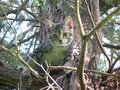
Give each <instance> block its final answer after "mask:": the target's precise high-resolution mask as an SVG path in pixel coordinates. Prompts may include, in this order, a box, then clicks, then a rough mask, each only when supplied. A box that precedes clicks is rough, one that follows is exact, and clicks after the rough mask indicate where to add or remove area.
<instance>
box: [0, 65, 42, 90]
mask: <svg viewBox="0 0 120 90" xmlns="http://www.w3.org/2000/svg"><path fill="white" fill-rule="evenodd" d="M30 80H32V82H30ZM2 86H6V87H8V88H19V87H22V88H34V90H35V88H41V87H43V86H44V85H43V83H42V82H40V81H39V80H38V79H37V78H36V77H31V79H30V78H29V77H22V76H21V71H19V70H14V69H12V68H9V67H6V66H0V87H2Z"/></svg>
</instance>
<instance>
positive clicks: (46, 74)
mask: <svg viewBox="0 0 120 90" xmlns="http://www.w3.org/2000/svg"><path fill="white" fill-rule="evenodd" d="M27 56H28V57H29V58H30V59H31V60H32V61H33V62H34V63H35V64H37V65H38V66H40V67H41V68H42V70H43V71H44V72H45V74H46V75H48V76H49V78H50V79H51V80H52V81H53V82H54V83H55V84H56V86H58V87H59V88H60V90H63V89H62V88H61V87H60V86H59V85H58V84H57V82H56V81H55V80H54V79H53V78H52V77H51V76H50V75H49V74H48V73H47V71H46V70H45V69H44V67H43V65H42V64H39V63H38V62H36V61H35V60H34V59H33V58H32V57H31V56H29V55H27Z"/></svg>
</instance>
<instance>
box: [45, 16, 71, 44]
mask: <svg viewBox="0 0 120 90" xmlns="http://www.w3.org/2000/svg"><path fill="white" fill-rule="evenodd" d="M45 27H46V29H47V30H48V32H49V36H50V39H51V41H52V43H53V44H54V45H60V46H67V45H69V44H70V43H71V42H72V40H73V20H72V18H71V16H68V17H66V19H65V20H64V22H63V23H62V24H55V23H53V22H51V21H49V20H45Z"/></svg>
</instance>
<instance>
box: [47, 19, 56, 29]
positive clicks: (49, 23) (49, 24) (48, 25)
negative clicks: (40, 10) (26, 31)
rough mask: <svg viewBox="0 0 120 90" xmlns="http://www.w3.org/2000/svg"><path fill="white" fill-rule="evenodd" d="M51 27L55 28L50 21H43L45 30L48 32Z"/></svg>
mask: <svg viewBox="0 0 120 90" xmlns="http://www.w3.org/2000/svg"><path fill="white" fill-rule="evenodd" d="M53 26H55V24H54V23H53V22H52V21H50V20H47V19H46V20H45V27H46V29H47V30H48V31H49V30H50V28H51V27H53Z"/></svg>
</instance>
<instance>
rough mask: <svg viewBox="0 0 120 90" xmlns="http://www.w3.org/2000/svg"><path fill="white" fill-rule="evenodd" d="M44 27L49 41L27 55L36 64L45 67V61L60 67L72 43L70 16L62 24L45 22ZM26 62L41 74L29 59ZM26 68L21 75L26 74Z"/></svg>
mask: <svg viewBox="0 0 120 90" xmlns="http://www.w3.org/2000/svg"><path fill="white" fill-rule="evenodd" d="M45 27H46V29H47V31H48V34H49V39H48V40H46V42H44V43H42V44H40V46H39V47H38V48H36V49H35V50H34V51H33V53H31V54H29V55H30V56H31V57H32V58H34V59H35V60H36V61H37V62H38V63H40V64H43V66H45V61H47V62H48V64H51V65H62V64H63V60H64V58H65V57H66V56H67V55H68V54H67V53H68V49H69V47H70V45H71V43H72V41H73V21H72V18H71V16H68V17H66V19H65V20H64V23H63V24H55V23H53V22H51V21H49V20H45ZM27 62H28V64H30V66H31V67H32V68H33V69H35V70H36V71H38V72H39V73H40V72H42V71H41V69H40V67H38V66H37V65H36V64H35V63H34V62H33V61H32V60H30V58H29V57H27ZM28 72H29V71H28V70H27V68H25V69H24V70H23V74H24V75H26V74H28Z"/></svg>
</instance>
